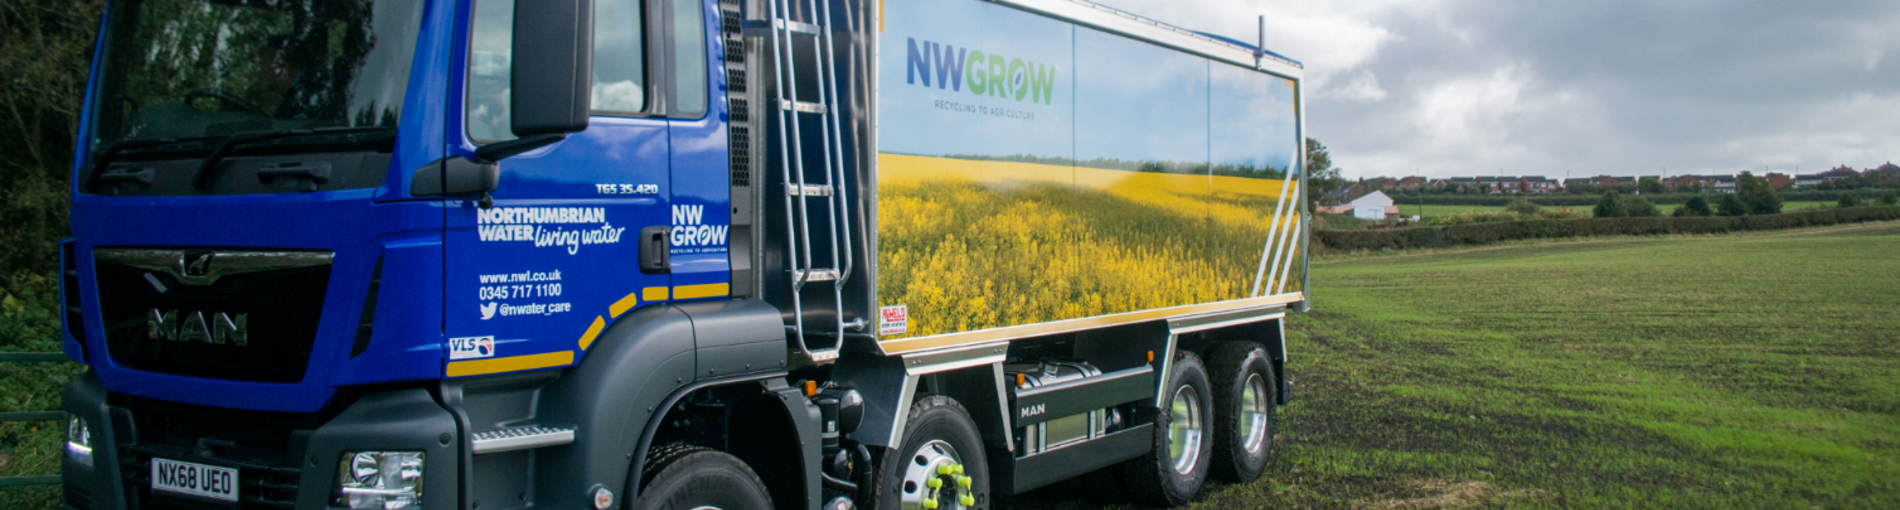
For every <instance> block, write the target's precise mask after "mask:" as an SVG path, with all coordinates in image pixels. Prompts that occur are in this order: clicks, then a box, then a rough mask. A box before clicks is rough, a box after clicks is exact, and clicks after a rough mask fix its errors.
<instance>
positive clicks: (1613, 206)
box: [1594, 191, 1630, 218]
mask: <svg viewBox="0 0 1900 510" xmlns="http://www.w3.org/2000/svg"><path fill="white" fill-rule="evenodd" d="M1594 212H1595V213H1596V217H1598V218H1622V217H1625V216H1629V215H1630V211H1629V208H1627V207H1624V205H1623V196H1622V195H1618V194H1617V193H1616V192H1615V191H1605V192H1603V198H1602V199H1600V200H1597V207H1596V210H1595V211H1594Z"/></svg>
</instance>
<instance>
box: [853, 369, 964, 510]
mask: <svg viewBox="0 0 1900 510" xmlns="http://www.w3.org/2000/svg"><path fill="white" fill-rule="evenodd" d="M876 483H877V491H878V493H877V495H878V497H877V508H879V509H882V510H953V509H954V510H962V509H978V508H989V506H990V502H989V500H990V473H989V463H988V462H987V461H986V459H984V457H983V436H982V435H981V433H979V432H978V431H977V429H976V421H975V420H972V419H970V413H969V411H966V410H964V409H963V406H962V405H959V404H957V401H956V400H953V399H951V398H950V397H945V396H941V395H936V396H930V397H925V398H923V399H921V400H918V401H917V403H915V404H912V405H911V406H910V416H908V417H907V418H905V420H904V444H902V445H900V446H898V447H897V448H896V449H893V450H890V451H889V452H888V453H886V454H885V456H884V461H883V462H882V463H880V464H879V466H878V472H877V480H876Z"/></svg>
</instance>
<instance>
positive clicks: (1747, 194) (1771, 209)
mask: <svg viewBox="0 0 1900 510" xmlns="http://www.w3.org/2000/svg"><path fill="white" fill-rule="evenodd" d="M1735 181H1736V182H1735V187H1736V189H1735V194H1736V195H1739V196H1740V197H1739V198H1741V200H1742V203H1744V204H1747V205H1748V213H1749V214H1781V195H1780V194H1778V193H1775V188H1773V187H1771V186H1769V185H1768V179H1763V178H1760V177H1756V176H1755V174H1753V173H1749V172H1742V175H1741V177H1737V178H1736V179H1735Z"/></svg>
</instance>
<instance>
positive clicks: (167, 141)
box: [86, 136, 216, 189]
mask: <svg viewBox="0 0 1900 510" xmlns="http://www.w3.org/2000/svg"><path fill="white" fill-rule="evenodd" d="M207 138H216V137H214V136H200V137H193V138H154V139H148V140H121V141H118V142H114V143H113V144H112V145H108V146H106V148H105V149H103V150H100V151H99V154H98V155H97V156H93V158H92V165H91V166H92V168H90V169H89V170H88V171H87V172H86V174H87V175H86V187H87V188H88V189H90V188H91V187H92V186H93V185H94V184H96V183H98V182H99V176H101V175H105V173H106V167H108V166H112V160H113V159H117V158H118V157H119V153H121V152H125V151H130V150H138V149H149V148H152V147H157V146H160V145H171V144H174V143H183V142H190V141H195V140H204V139H207Z"/></svg>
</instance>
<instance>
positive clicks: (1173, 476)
mask: <svg viewBox="0 0 1900 510" xmlns="http://www.w3.org/2000/svg"><path fill="white" fill-rule="evenodd" d="M1168 375H1169V377H1168V385H1167V386H1164V387H1163V393H1162V400H1161V409H1160V413H1159V414H1158V416H1156V417H1155V448H1154V450H1153V451H1150V452H1148V455H1146V456H1143V457H1137V458H1135V459H1134V460H1130V461H1128V462H1126V463H1123V464H1122V465H1121V467H1122V481H1123V482H1126V483H1127V487H1128V495H1129V497H1131V498H1133V499H1134V500H1135V502H1137V503H1141V504H1144V505H1148V506H1163V507H1166V506H1181V505H1184V504H1187V502H1188V500H1190V499H1194V494H1195V493H1197V492H1200V491H1201V484H1202V483H1203V482H1206V481H1207V471H1208V469H1207V466H1208V463H1209V461H1210V458H1211V457H1213V451H1214V442H1213V441H1211V439H1212V438H1210V437H1208V431H1209V429H1210V427H1211V426H1212V424H1213V421H1214V412H1213V408H1214V400H1213V391H1212V390H1211V388H1210V387H1209V386H1208V383H1207V369H1206V368H1204V367H1203V366H1202V365H1201V358H1200V357H1199V356H1195V355H1194V353H1192V352H1188V351H1181V352H1179V353H1177V354H1175V356H1174V363H1172V367H1171V368H1170V370H1169V371H1168Z"/></svg>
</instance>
